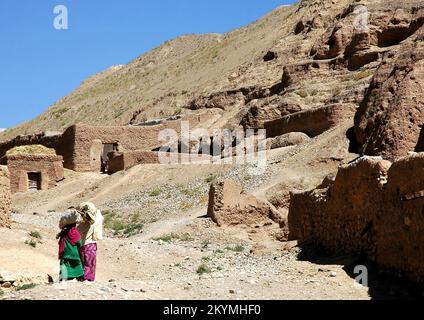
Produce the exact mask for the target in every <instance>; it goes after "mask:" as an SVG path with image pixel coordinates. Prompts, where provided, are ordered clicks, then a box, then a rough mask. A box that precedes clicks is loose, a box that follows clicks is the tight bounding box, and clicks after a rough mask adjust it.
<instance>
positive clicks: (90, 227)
mask: <svg viewBox="0 0 424 320" xmlns="http://www.w3.org/2000/svg"><path fill="white" fill-rule="evenodd" d="M78 211H79V213H80V214H81V217H82V219H83V222H81V223H80V224H79V225H78V230H79V232H80V233H81V237H82V244H83V246H82V247H81V248H80V250H79V252H80V256H81V260H82V263H83V265H84V280H86V281H95V280H96V264H97V262H96V261H97V241H98V240H102V238H103V216H102V214H101V212H100V210H98V209H97V208H96V207H95V206H94V204H92V203H91V202H85V203H81V204H80V206H79V208H78Z"/></svg>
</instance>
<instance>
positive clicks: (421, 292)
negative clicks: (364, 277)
mask: <svg viewBox="0 0 424 320" xmlns="http://www.w3.org/2000/svg"><path fill="white" fill-rule="evenodd" d="M299 247H300V249H301V251H300V253H299V255H298V259H299V260H300V261H309V262H312V263H315V264H318V265H332V264H334V265H336V264H337V265H343V266H344V267H343V270H344V271H345V272H346V273H347V274H348V275H349V276H350V277H351V278H352V279H357V278H358V276H359V275H360V273H356V272H355V271H357V270H355V268H356V267H357V266H365V267H366V269H367V272H368V288H369V291H368V292H369V295H370V297H371V299H373V300H417V299H419V300H424V284H418V283H415V282H412V281H410V280H408V279H407V278H406V276H404V275H403V274H401V273H395V272H389V271H383V270H381V269H380V268H379V267H378V266H377V265H376V264H375V263H373V262H372V261H369V260H368V259H366V258H365V256H361V255H358V256H352V255H330V254H328V253H327V252H326V251H325V250H323V249H319V248H314V247H312V246H310V245H301V246H299Z"/></svg>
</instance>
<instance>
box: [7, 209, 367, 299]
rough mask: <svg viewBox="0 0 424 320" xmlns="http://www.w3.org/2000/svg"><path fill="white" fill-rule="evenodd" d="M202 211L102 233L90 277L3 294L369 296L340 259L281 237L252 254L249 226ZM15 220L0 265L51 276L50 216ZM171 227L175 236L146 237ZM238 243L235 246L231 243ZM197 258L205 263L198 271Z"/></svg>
mask: <svg viewBox="0 0 424 320" xmlns="http://www.w3.org/2000/svg"><path fill="white" fill-rule="evenodd" d="M203 213H204V212H203V211H196V210H194V211H191V212H189V213H186V214H185V215H184V216H183V217H181V215H178V216H175V217H173V218H171V219H168V220H165V221H161V222H157V223H153V224H151V225H148V226H146V228H145V230H144V232H143V233H142V234H141V235H139V236H135V237H132V238H129V239H115V238H107V239H105V240H104V241H102V243H101V244H99V257H98V274H97V278H98V279H97V282H96V283H94V284H87V283H83V284H81V283H66V284H58V283H55V284H53V285H40V286H37V287H35V288H33V289H30V290H23V291H7V290H3V291H4V295H3V299H80V298H81V297H84V299H369V295H368V292H367V288H359V289H358V288H356V287H355V286H354V282H353V279H352V278H351V277H350V276H349V275H347V274H346V272H345V271H344V270H343V266H342V265H315V264H313V263H310V262H308V261H299V260H298V259H297V251H296V249H293V250H291V251H284V250H283V245H281V246H280V250H278V251H273V252H261V253H259V254H252V253H251V250H252V248H254V246H255V243H254V242H253V241H251V240H249V234H248V231H247V230H244V229H243V228H230V229H221V228H218V227H216V226H215V225H214V224H213V223H212V222H211V221H210V220H209V219H205V218H199V217H200V216H201V215H202V214H203ZM52 215H53V214H52ZM52 218H55V216H54V215H53V217H52ZM19 220H20V221H21V222H20V223H19V224H15V225H14V229H13V230H6V232H2V233H1V235H0V241H1V243H2V244H5V245H1V246H0V257H1V260H0V261H2V265H1V268H0V269H3V270H8V271H11V272H21V273H26V272H28V271H31V275H33V276H36V275H37V274H38V275H43V274H46V273H48V274H51V275H53V276H54V277H56V272H57V270H58V268H57V260H56V254H57V253H56V250H57V248H56V246H57V245H56V240H55V239H54V235H55V232H56V231H55V229H54V227H53V226H50V227H46V225H47V223H45V221H46V220H48V217H47V216H44V217H37V219H33V220H32V219H31V216H24V215H20V216H19ZM24 220H25V221H27V222H31V223H23V221H24ZM43 220H44V222H43ZM51 221H52V222H49V223H50V224H52V223H53V222H54V221H55V220H54V219H51ZM32 230H40V233H41V234H42V235H43V240H42V242H43V243H41V244H39V245H38V246H37V248H31V247H30V246H28V245H26V244H25V243H24V242H25V240H26V239H28V238H29V237H28V232H30V231H32ZM170 234H174V235H173V237H174V238H172V237H171V239H169V240H163V241H162V240H158V241H156V240H152V239H153V238H157V237H161V236H166V235H170ZM176 235H180V236H181V237H180V238H179V239H178V238H177V236H176ZM163 238H164V239H165V237H163ZM255 241H257V239H255ZM236 245H240V247H241V248H242V249H240V252H235V251H233V250H232V249H231V248H235V247H236ZM16 250H18V251H19V252H20V254H19V256H16V254H14V253H16V252H17V251H16ZM21 253H22V254H21ZM4 261H7V263H4ZM34 261H37V263H34ZM201 265H205V266H206V269H208V270H206V272H205V273H203V274H201V275H200V274H199V273H198V272H197V270H198V268H199V267H200V266H201Z"/></svg>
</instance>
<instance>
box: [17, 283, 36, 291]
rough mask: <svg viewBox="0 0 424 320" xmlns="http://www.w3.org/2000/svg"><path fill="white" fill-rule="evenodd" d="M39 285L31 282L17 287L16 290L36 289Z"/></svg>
mask: <svg viewBox="0 0 424 320" xmlns="http://www.w3.org/2000/svg"><path fill="white" fill-rule="evenodd" d="M36 286H37V285H36V284H35V283H30V284H24V285H22V286H20V287H17V288H16V290H17V291H22V290H30V289H34V288H35V287H36Z"/></svg>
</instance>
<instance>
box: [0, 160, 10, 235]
mask: <svg viewBox="0 0 424 320" xmlns="http://www.w3.org/2000/svg"><path fill="white" fill-rule="evenodd" d="M10 205H11V195H10V183H9V172H8V170H7V168H6V167H4V166H0V228H3V227H9V226H10V211H11V209H10V208H11V207H10Z"/></svg>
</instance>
